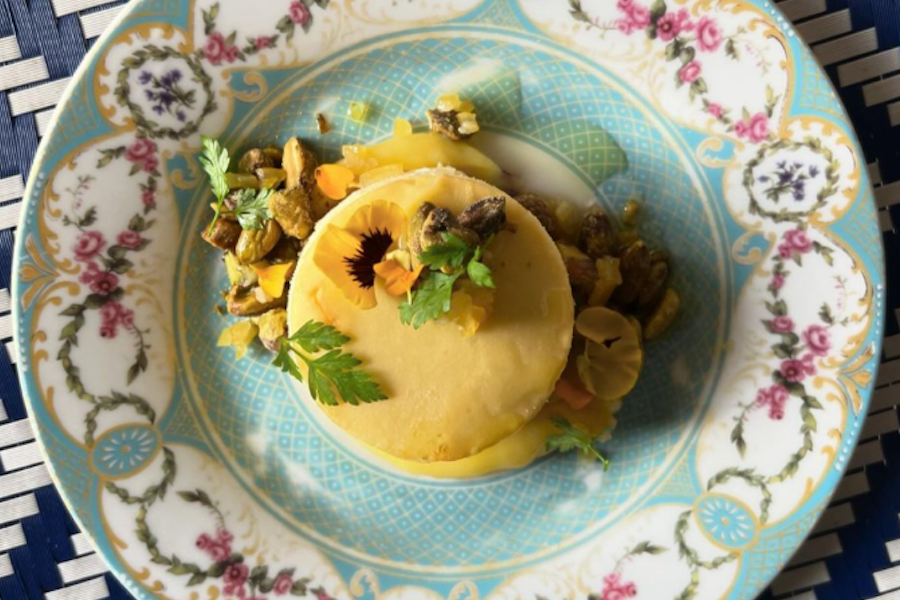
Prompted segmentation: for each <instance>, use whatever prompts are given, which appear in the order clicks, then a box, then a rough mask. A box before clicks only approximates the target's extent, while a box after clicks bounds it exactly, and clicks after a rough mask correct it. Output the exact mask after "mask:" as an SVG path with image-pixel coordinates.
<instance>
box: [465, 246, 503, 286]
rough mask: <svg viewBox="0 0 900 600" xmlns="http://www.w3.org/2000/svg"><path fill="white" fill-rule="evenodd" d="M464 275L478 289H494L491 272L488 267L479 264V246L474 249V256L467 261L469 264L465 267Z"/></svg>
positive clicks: (481, 263)
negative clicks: (465, 274) (466, 275)
mask: <svg viewBox="0 0 900 600" xmlns="http://www.w3.org/2000/svg"><path fill="white" fill-rule="evenodd" d="M466 273H467V274H468V275H469V279H471V280H472V283H474V284H475V285H477V286H478V287H484V288H491V289H493V288H495V287H496V286H495V285H494V277H493V271H491V268H490V267H489V266H487V265H486V264H484V263H483V262H481V246H479V247H477V248H475V255H474V256H473V257H472V258H471V259H470V260H469V264H468V265H466Z"/></svg>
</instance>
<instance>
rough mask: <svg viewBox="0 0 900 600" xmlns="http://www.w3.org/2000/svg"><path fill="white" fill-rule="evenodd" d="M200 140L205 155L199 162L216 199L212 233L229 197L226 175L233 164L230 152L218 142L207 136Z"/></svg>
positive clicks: (210, 227)
mask: <svg viewBox="0 0 900 600" xmlns="http://www.w3.org/2000/svg"><path fill="white" fill-rule="evenodd" d="M200 139H201V141H202V142H203V153H202V154H201V155H200V158H199V159H198V160H199V161H200V166H202V167H203V170H204V171H206V175H207V177H209V187H210V189H212V193H213V195H214V196H215V197H216V214H215V216H214V217H213V220H212V222H211V223H210V224H209V232H210V233H212V230H213V226H214V225H215V224H216V221H218V220H219V216H220V215H221V214H222V207H223V206H224V204H225V196H227V195H228V189H229V188H228V183H227V182H226V181H225V174H226V173H227V172H228V165H229V164H231V157H230V156H229V155H228V150H227V149H226V148H223V147H222V146H221V145H220V144H219V141H218V140H214V139H213V138H209V137H206V136H205V135H204V136H202V137H201V138H200Z"/></svg>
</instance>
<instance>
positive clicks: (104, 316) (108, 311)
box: [100, 302, 209, 547]
mask: <svg viewBox="0 0 900 600" xmlns="http://www.w3.org/2000/svg"><path fill="white" fill-rule="evenodd" d="M121 314H122V305H121V304H119V303H118V302H107V303H106V304H104V305H103V306H101V307H100V319H101V320H102V321H103V324H104V325H109V324H111V325H116V324H117V323H118V322H119V318H120V317H121ZM200 537H203V536H200ZM207 539H209V536H207ZM197 543H198V544H199V543H200V539H199V538H198V539H197ZM198 547H199V546H198Z"/></svg>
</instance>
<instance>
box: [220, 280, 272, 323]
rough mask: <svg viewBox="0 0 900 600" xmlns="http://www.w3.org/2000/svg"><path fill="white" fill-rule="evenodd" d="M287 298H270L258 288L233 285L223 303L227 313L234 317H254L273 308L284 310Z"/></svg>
mask: <svg viewBox="0 0 900 600" xmlns="http://www.w3.org/2000/svg"><path fill="white" fill-rule="evenodd" d="M287 296H288V295H287V294H282V295H281V297H280V298H271V297H270V296H267V295H266V293H265V292H264V291H263V289H262V288H261V287H259V286H254V287H250V288H247V287H241V286H238V285H234V286H232V287H231V289H230V290H228V293H227V294H226V295H225V303H226V305H227V307H228V312H229V313H231V314H233V315H234V316H236V317H255V316H256V315H261V314H263V313H264V312H266V311H269V310H272V309H273V308H284V307H285V306H287Z"/></svg>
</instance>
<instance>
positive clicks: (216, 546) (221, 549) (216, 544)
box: [206, 540, 231, 562]
mask: <svg viewBox="0 0 900 600" xmlns="http://www.w3.org/2000/svg"><path fill="white" fill-rule="evenodd" d="M206 552H207V554H209V557H210V558H211V559H213V560H214V561H216V562H220V561H223V560H225V559H227V558H228V557H229V556H231V548H230V547H229V546H227V545H226V544H223V543H222V542H220V541H218V540H216V541H213V542H212V544H210V546H209V548H207V549H206Z"/></svg>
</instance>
